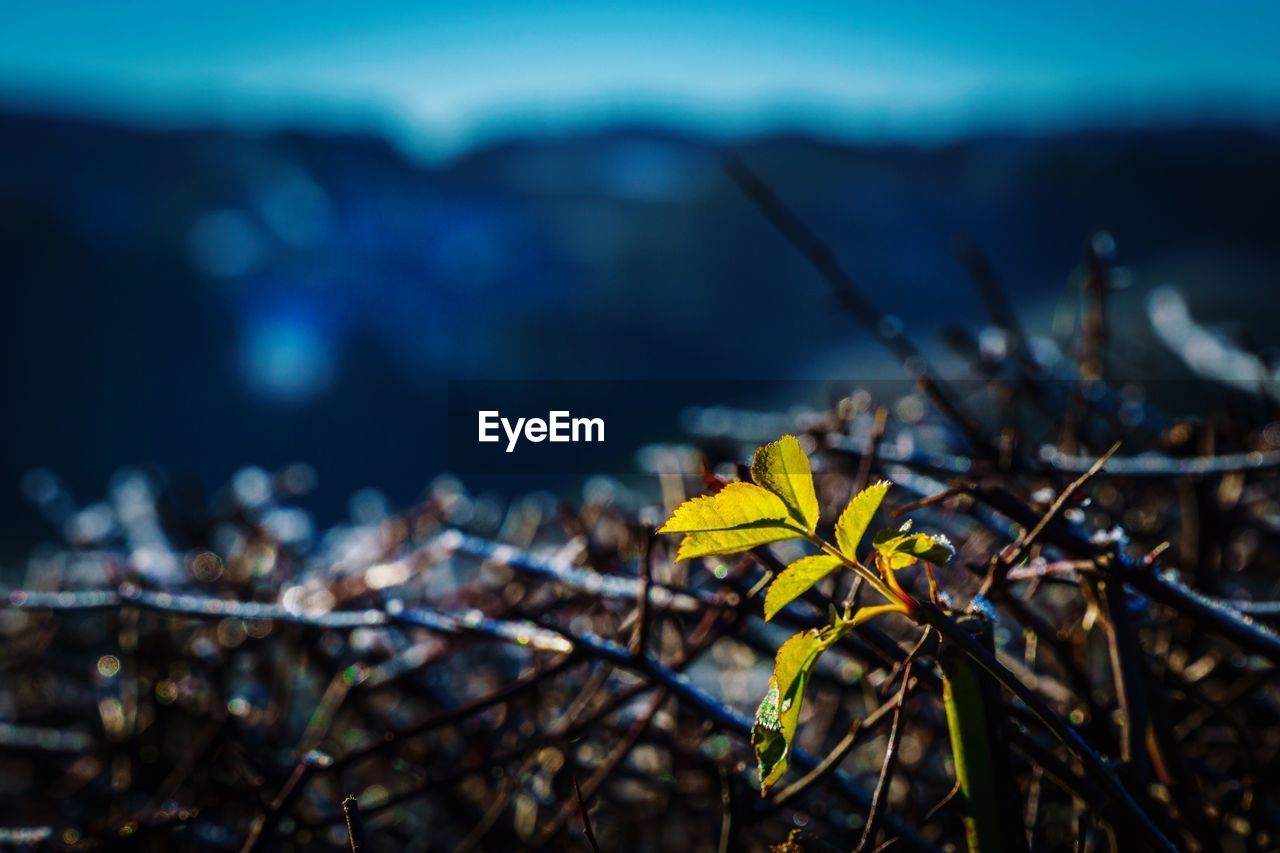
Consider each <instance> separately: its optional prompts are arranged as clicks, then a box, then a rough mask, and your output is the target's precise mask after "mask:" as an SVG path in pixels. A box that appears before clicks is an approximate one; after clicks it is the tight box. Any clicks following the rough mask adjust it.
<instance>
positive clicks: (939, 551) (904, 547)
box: [872, 522, 956, 569]
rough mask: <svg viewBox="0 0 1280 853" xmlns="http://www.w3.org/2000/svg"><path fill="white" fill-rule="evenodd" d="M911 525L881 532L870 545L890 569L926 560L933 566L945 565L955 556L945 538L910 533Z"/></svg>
mask: <svg viewBox="0 0 1280 853" xmlns="http://www.w3.org/2000/svg"><path fill="white" fill-rule="evenodd" d="M910 530H911V523H910V522H907V523H906V524H904V525H902V528H901V529H899V530H898V531H896V532H895V531H892V530H882V531H880V532H879V533H877V534H876V537H875V539H874V540H872V544H873V545H874V547H875V549H876V551H877V552H878V553H879V554H880V555H881V556H882V557H883V558H884V560H885V562H886V563H887V565H888V566H889V567H890V568H892V569H901V568H904V567H906V566H909V565H911V564H912V563H914V562H915V561H916V560H927V561H929V562H930V563H933V564H934V565H935V566H942V565H945V564H946V562H947V561H948V560H950V559H951V558H952V557H954V556H955V555H956V549H955V547H954V546H953V545H952V544H951V542H950V540H948V539H947V537H945V536H943V535H941V534H939V535H937V536H930V535H929V534H927V533H911V532H909V531H910Z"/></svg>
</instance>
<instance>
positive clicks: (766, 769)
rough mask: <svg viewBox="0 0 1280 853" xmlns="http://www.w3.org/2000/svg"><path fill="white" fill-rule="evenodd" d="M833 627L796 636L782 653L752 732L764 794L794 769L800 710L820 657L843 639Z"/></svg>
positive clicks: (812, 630) (811, 630)
mask: <svg viewBox="0 0 1280 853" xmlns="http://www.w3.org/2000/svg"><path fill="white" fill-rule="evenodd" d="M839 636H840V635H839V632H838V631H837V629H835V628H833V627H830V626H829V627H827V628H824V629H822V630H818V629H816V628H814V629H810V630H808V631H803V632H801V633H799V634H795V635H794V636H792V637H791V639H789V640H787V641H786V642H785V643H783V644H782V648H780V649H778V656H777V658H776V659H775V660H774V667H773V678H771V679H769V691H768V693H766V694H765V697H764V701H763V702H761V703H760V708H759V710H758V711H756V721H755V725H754V726H753V727H752V729H751V745H752V746H753V747H755V752H756V758H757V760H758V761H759V762H760V793H762V794H767V793H768V792H769V788H771V787H773V785H774V784H775V783H776V782H777V781H778V780H779V779H781V778H782V777H783V775H785V774H786V772H787V768H788V767H789V766H790V765H791V744H792V741H793V740H794V739H795V735H796V728H797V727H798V726H799V724H800V707H801V704H802V703H803V701H804V689H805V686H806V685H807V684H808V683H809V676H810V674H811V673H812V672H813V667H814V665H815V664H816V663H817V662H818V657H819V656H820V655H821V654H822V653H823V652H824V651H825V650H826V649H827V647H829V646H830V645H831V644H832V643H834V642H835V641H836V640H837V639H839Z"/></svg>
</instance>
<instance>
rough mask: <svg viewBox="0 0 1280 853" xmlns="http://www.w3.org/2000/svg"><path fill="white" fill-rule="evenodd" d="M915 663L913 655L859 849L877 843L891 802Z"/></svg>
mask: <svg viewBox="0 0 1280 853" xmlns="http://www.w3.org/2000/svg"><path fill="white" fill-rule="evenodd" d="M914 663H915V658H914V657H912V658H911V659H909V660H908V661H907V665H906V667H904V669H903V675H902V689H901V690H900V691H899V693H898V702H897V704H896V705H895V706H894V709H893V724H892V726H890V728H889V745H888V746H887V747H885V751H884V762H883V763H882V764H881V765H880V781H878V782H877V783H876V791H875V794H874V795H873V796H872V798H871V813H870V814H868V815H867V823H866V826H865V827H864V828H863V830H862V840H861V841H859V842H858V848H857V849H858V850H859V851H863V850H866V849H867V848H868V847H869V846H870V845H871V844H873V843H875V839H876V835H877V834H878V833H879V831H880V822H881V820H882V818H883V817H884V810H885V808H886V807H887V806H888V802H889V788H890V787H891V786H892V785H893V772H894V770H895V769H896V768H897V766H898V745H899V744H900V743H901V742H902V729H903V726H902V709H903V706H905V705H906V703H907V693H908V691H910V689H911V684H912V681H911V667H912V665H913V664H914Z"/></svg>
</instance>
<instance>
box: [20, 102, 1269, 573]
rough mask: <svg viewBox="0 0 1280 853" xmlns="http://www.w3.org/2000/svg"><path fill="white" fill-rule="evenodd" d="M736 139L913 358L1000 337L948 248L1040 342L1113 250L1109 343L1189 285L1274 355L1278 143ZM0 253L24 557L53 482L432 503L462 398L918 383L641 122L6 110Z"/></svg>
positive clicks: (716, 168)
mask: <svg viewBox="0 0 1280 853" xmlns="http://www.w3.org/2000/svg"><path fill="white" fill-rule="evenodd" d="M735 150H737V152H738V153H740V154H741V155H742V156H743V157H744V159H745V160H746V161H747V162H749V163H750V164H751V165H752V166H753V167H754V168H755V169H756V170H758V171H759V172H760V174H762V175H763V176H765V177H766V178H767V179H768V180H769V181H770V182H771V183H772V184H773V185H774V187H775V188H776V189H777V191H778V192H779V194H780V195H781V196H782V197H783V199H784V200H785V201H786V203H787V204H788V205H789V206H790V207H791V208H792V209H793V210H794V211H795V212H796V213H797V214H798V215H799V216H800V217H801V218H802V219H803V220H804V221H806V222H807V223H808V224H809V225H810V226H811V227H812V228H813V229H814V230H815V231H816V232H817V233H818V234H819V235H821V236H822V237H823V238H825V239H827V240H828V241H829V242H830V244H831V246H832V248H833V249H834V250H835V252H836V254H837V255H838V256H839V257H840V258H841V259H842V260H843V261H844V262H845V263H846V264H847V266H848V267H849V268H850V270H851V271H852V272H853V273H854V275H855V277H856V278H857V279H858V281H859V282H860V285H861V286H862V287H863V288H864V290H865V292H866V294H867V295H868V296H869V297H870V298H871V299H872V300H873V301H874V302H875V303H876V304H877V305H879V306H881V307H882V308H883V309H885V310H886V311H890V312H893V313H895V314H897V315H898V316H899V317H901V318H902V320H903V321H904V323H905V326H906V328H907V330H908V332H909V333H911V334H913V335H914V336H916V337H917V338H918V339H920V340H923V341H927V342H930V343H932V342H934V341H936V332H937V330H938V329H939V328H940V327H941V326H942V325H944V324H947V323H952V322H960V321H969V320H973V321H980V320H981V318H982V316H983V314H982V311H981V308H980V307H979V304H978V302H977V300H976V299H975V297H974V291H973V289H972V287H971V286H970V285H969V284H968V282H967V279H966V277H965V274H964V272H963V269H962V267H961V266H960V265H959V264H958V263H957V262H956V260H955V257H954V254H953V240H954V239H955V238H956V237H957V236H960V235H966V236H968V237H971V238H972V239H973V240H975V241H976V243H977V244H978V245H979V246H980V247H982V248H983V249H984V250H985V251H986V252H987V253H988V254H989V255H990V257H991V259H992V262H993V265H994V267H995V270H996V272H997V273H998V275H999V277H1000V278H1001V279H1002V280H1003V281H1004V282H1005V283H1006V286H1007V288H1008V290H1009V291H1010V293H1011V295H1012V297H1013V299H1014V301H1015V304H1016V305H1017V306H1018V307H1019V309H1020V310H1021V311H1022V312H1023V314H1024V319H1026V321H1027V322H1028V324H1029V325H1030V326H1031V327H1032V328H1033V330H1035V331H1037V332H1039V333H1044V334H1048V333H1050V331H1051V329H1050V325H1049V322H1050V316H1051V310H1052V307H1053V305H1054V304H1055V303H1056V302H1057V301H1059V300H1060V299H1061V298H1062V297H1063V294H1064V292H1065V288H1066V284H1067V278H1068V275H1069V273H1070V272H1071V270H1072V269H1073V268H1074V267H1075V266H1076V265H1077V264H1078V262H1079V260H1080V258H1081V256H1082V254H1083V250H1084V247H1085V245H1086V243H1087V241H1088V240H1089V238H1090V236H1091V235H1092V234H1093V233H1094V232H1096V231H1098V230H1100V229H1107V230H1109V231H1110V232H1111V233H1112V234H1114V235H1115V237H1116V239H1117V241H1118V245H1119V252H1118V259H1119V262H1120V263H1121V264H1123V265H1125V267H1126V268H1127V270H1128V273H1127V274H1126V276H1124V277H1123V280H1124V281H1125V282H1127V283H1128V284H1129V287H1128V289H1127V290H1126V291H1123V292H1121V293H1118V294H1117V295H1116V300H1115V304H1116V306H1117V313H1116V323H1117V326H1116V328H1117V330H1118V331H1117V333H1118V334H1120V335H1124V334H1126V333H1127V332H1131V333H1132V334H1134V335H1137V334H1141V329H1142V328H1144V327H1145V322H1144V321H1143V318H1142V317H1141V315H1140V312H1139V308H1140V306H1141V304H1142V303H1141V294H1142V293H1143V292H1145V291H1146V290H1147V289H1149V288H1150V287H1151V286H1153V285H1156V284H1160V283H1163V282H1165V281H1168V280H1171V279H1174V280H1177V281H1179V283H1181V284H1182V285H1183V286H1184V287H1185V288H1186V289H1187V290H1188V292H1189V293H1190V295H1191V298H1192V302H1193V307H1195V308H1196V309H1197V310H1198V311H1201V312H1202V313H1203V314H1204V315H1205V316H1207V317H1209V318H1210V319H1212V318H1214V317H1222V318H1226V317H1237V316H1245V317H1246V318H1247V322H1248V325H1249V327H1250V329H1251V330H1252V331H1253V332H1254V333H1255V334H1256V335H1257V336H1258V337H1259V338H1260V339H1261V340H1262V341H1263V343H1270V342H1271V341H1272V340H1274V336H1273V335H1272V336H1268V334H1267V333H1268V332H1269V330H1270V329H1273V328H1275V327H1276V321H1277V320H1278V319H1280V316H1278V315H1280V303H1276V302H1275V301H1274V300H1271V299H1269V298H1267V296H1268V294H1269V293H1270V289H1271V288H1272V287H1273V286H1274V283H1275V282H1276V281H1277V280H1280V240H1277V239H1276V238H1277V225H1276V224H1275V223H1276V217H1275V215H1274V209H1273V208H1274V203H1275V199H1276V198H1278V197H1280V147H1278V146H1277V138H1276V137H1275V136H1274V135H1271V134H1268V133H1265V132H1262V131H1256V130H1248V129H1232V128H1187V129H1166V130H1151V131H1141V132H1114V133H1100V132H1095V133H1083V134H1076V135H1067V136H1062V137H1055V138H1028V139H1021V138H984V139H975V140H971V141H966V142H961V143H955V144H948V145H943V146H938V147H912V146H898V147H887V146H858V145H851V144H836V143H833V142H830V141H818V140H813V139H807V138H801V137H794V136H779V137H776V138H767V139H759V140H755V141H751V142H746V143H743V144H741V145H738V146H737V147H736V149H735ZM0 233H2V234H3V235H4V237H3V243H4V255H3V258H4V260H3V262H4V274H5V285H6V286H5V291H6V295H7V300H8V304H9V309H8V310H7V311H6V312H5V315H6V323H5V332H4V335H3V338H4V340H3V343H2V344H0V346H3V348H4V364H5V371H4V384H3V399H4V400H5V402H6V406H5V408H6V410H7V417H6V422H7V423H6V430H5V432H6V440H5V444H4V450H3V454H2V456H0V517H3V518H4V519H6V520H5V521H4V522H0V524H2V525H3V529H0V537H3V539H4V540H5V541H7V542H12V541H15V540H17V539H23V538H26V537H29V533H30V530H29V523H30V520H31V517H32V516H31V515H30V513H29V512H28V511H26V510H23V509H21V508H20V505H19V504H18V499H17V486H16V483H17V481H18V479H19V478H20V476H21V475H22V473H23V472H24V471H26V470H27V469H29V468H31V467H32V466H37V465H41V466H48V467H51V468H53V469H54V470H56V471H58V472H60V473H62V474H64V475H66V476H67V478H68V480H69V482H70V483H71V484H72V486H73V487H74V488H76V489H79V490H82V491H84V492H86V493H97V492H99V491H100V489H101V485H102V483H103V482H104V481H105V479H106V477H107V476H108V474H109V472H110V471H112V470H114V469H115V468H116V467H117V466H119V465H121V464H130V463H157V464H159V465H161V466H163V467H165V468H166V469H168V470H172V471H175V472H181V473H185V474H188V475H190V476H192V477H194V478H196V479H198V480H201V481H203V482H205V483H206V484H211V483H214V482H218V481H219V480H221V479H222V478H225V477H226V476H227V475H228V474H230V473H231V472H232V471H233V470H234V469H235V468H236V467H238V466H240V465H242V464H246V463H257V464H263V465H268V466H270V465H278V464H283V463H286V462H289V461H293V460H295V459H305V460H307V461H310V462H312V463H314V464H315V465H316V466H317V467H318V469H319V470H320V473H321V476H322V482H323V483H324V494H325V495H327V496H328V497H327V498H325V499H324V500H326V501H327V506H328V510H329V511H330V513H331V514H332V513H333V512H336V511H337V509H338V508H339V507H341V506H342V504H343V501H344V500H345V496H346V495H347V494H349V493H350V492H351V491H352V490H353V489H355V488H358V487H360V486H364V485H369V484H377V485H380V486H383V487H385V488H387V489H388V490H389V491H390V492H391V494H392V496H393V498H394V499H396V500H398V501H405V500H409V499H411V498H412V497H413V495H414V494H416V492H417V490H418V489H419V488H420V487H421V486H422V485H423V484H424V483H425V482H426V481H427V480H428V479H429V478H430V477H431V476H432V475H434V474H435V473H437V472H438V467H439V465H440V458H439V456H438V454H436V455H433V452H432V448H433V447H434V446H435V445H436V444H438V442H437V441H436V439H437V438H438V435H437V433H438V430H439V429H440V428H441V426H440V425H441V424H442V420H440V419H438V418H437V413H438V412H439V409H440V406H441V405H442V402H441V401H442V399H443V393H444V385H443V382H444V381H445V380H447V379H450V378H461V377H501V378H553V379H564V378H598V379H599V378H603V379H614V378H663V377H670V376H677V375H685V374H691V375H694V376H698V377H712V378H714V377H724V378H739V379H788V378H801V377H848V378H859V377H864V376H867V375H872V374H880V375H895V372H896V368H895V367H894V366H893V364H892V362H890V361H889V360H888V359H887V357H885V356H884V355H883V354H881V353H880V352H879V351H878V350H877V349H875V348H874V347H872V346H870V345H868V344H866V343H865V340H866V335H865V333H864V332H863V331H862V330H861V329H859V328H858V327H857V326H856V325H854V324H853V323H852V321H851V320H850V319H849V318H847V317H846V316H845V315H843V314H842V313H841V312H840V311H839V310H837V309H836V307H835V305H834V303H833V300H832V299H831V298H830V296H829V295H828V292H827V291H826V289H825V287H824V285H823V284H822V283H821V281H820V280H819V279H818V278H817V277H816V276H815V275H814V274H813V273H812V272H811V270H810V269H809V268H808V267H807V266H806V263H805V262H804V261H803V259H801V258H800V257H798V256H797V254H796V253H795V252H794V251H793V250H792V249H791V248H790V247H789V246H788V245H787V244H786V243H785V242H784V241H783V240H782V239H781V238H780V237H779V236H778V235H777V234H776V233H775V232H774V231H773V230H772V229H771V228H770V226H769V225H768V224H767V223H766V222H765V221H764V220H763V219H762V217H761V216H760V215H759V214H758V213H757V212H756V211H755V210H754V209H753V208H752V207H751V205H750V204H749V203H748V202H747V201H745V200H744V198H743V197H742V195H741V194H740V193H739V192H738V191H737V190H736V189H735V188H734V187H733V186H732V184H731V183H730V182H729V181H728V180H727V179H726V177H725V176H724V174H723V172H722V170H721V167H720V162H719V153H718V151H717V149H716V147H715V146H713V145H711V144H708V143H706V142H703V141H700V140H697V139H693V138H688V137H683V136H680V135H678V134H675V133H669V132H662V131H656V130H650V129H631V130H619V131H616V132H610V133H599V134H592V135H584V136H579V137H567V138H559V139H528V140H510V141H507V142H504V143H501V144H495V145H492V146H489V147H486V148H483V149H479V150H476V151H473V152H471V153H469V154H467V155H465V156H463V157H461V158H459V159H457V160H455V161H453V162H451V163H448V164H444V165H438V166H425V165H422V164H419V163H415V162H413V161H411V160H410V159H408V158H406V157H405V156H403V155H402V154H400V153H398V152H397V151H396V150H395V149H394V148H392V147H391V146H390V145H388V144H387V143H386V142H384V141H382V140H379V139H376V138H373V137H361V136H353V135H346V136H331V137H330V136H321V135H314V134H305V133H297V132H290V133H278V134H265V135H255V134H248V133H238V132H231V131H227V130H220V129H202V130H170V131H160V130H143V129H136V128H127V127H120V126H114V125H110V124H105V123H100V122H94V121H87V120H84V121H82V120H75V119H69V118H49V117H39V116H30V115H19V114H4V115H0ZM753 333H754V334H756V335H759V336H760V337H753ZM1127 366H1130V367H1131V366H1132V365H1127ZM653 430H654V437H655V439H657V438H662V437H664V435H667V434H669V433H672V432H673V431H674V425H672V424H668V423H661V424H658V423H655V424H654V425H653ZM8 552H9V549H7V548H6V549H5V553H8Z"/></svg>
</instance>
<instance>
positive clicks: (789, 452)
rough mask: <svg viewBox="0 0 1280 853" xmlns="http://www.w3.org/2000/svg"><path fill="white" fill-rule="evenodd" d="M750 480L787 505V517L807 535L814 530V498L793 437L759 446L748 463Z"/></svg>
mask: <svg viewBox="0 0 1280 853" xmlns="http://www.w3.org/2000/svg"><path fill="white" fill-rule="evenodd" d="M751 479H752V480H755V481H756V484H757V485H760V486H763V487H764V488H766V489H768V490H769V491H771V492H773V493H774V494H775V495H777V496H778V497H779V498H781V499H782V502H783V503H784V504H786V505H787V509H788V510H790V512H791V517H792V518H794V519H795V520H796V521H797V522H799V524H800V526H801V527H803V528H804V529H805V530H806V531H808V532H809V533H812V532H813V531H814V530H815V529H817V526H818V496H817V495H816V494H815V493H814V490H813V469H812V468H811V467H810V466H809V457H808V456H806V455H805V453H804V449H803V448H802V447H800V442H799V440H797V439H796V437H795V436H794V435H784V436H783V437H782V438H780V439H778V440H777V441H774V442H770V443H769V444H766V445H763V446H762V447H760V449H758V450H757V451H756V455H755V458H753V459H752V460H751Z"/></svg>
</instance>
